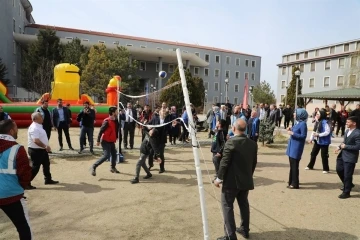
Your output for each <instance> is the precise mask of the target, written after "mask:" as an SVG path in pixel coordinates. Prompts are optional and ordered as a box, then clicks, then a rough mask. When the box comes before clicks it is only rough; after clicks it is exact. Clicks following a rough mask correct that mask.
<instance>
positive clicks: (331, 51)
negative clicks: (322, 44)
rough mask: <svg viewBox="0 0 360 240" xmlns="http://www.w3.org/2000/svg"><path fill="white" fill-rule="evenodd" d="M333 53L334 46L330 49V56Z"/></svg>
mask: <svg viewBox="0 0 360 240" xmlns="http://www.w3.org/2000/svg"><path fill="white" fill-rule="evenodd" d="M334 53H335V46H333V47H330V54H334Z"/></svg>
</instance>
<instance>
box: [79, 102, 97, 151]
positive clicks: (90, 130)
mask: <svg viewBox="0 0 360 240" xmlns="http://www.w3.org/2000/svg"><path fill="white" fill-rule="evenodd" d="M76 120H77V121H78V122H81V131H80V151H79V154H81V153H82V152H83V151H84V146H85V142H84V140H85V138H86V135H87V137H88V141H89V146H90V152H91V154H94V121H95V111H94V109H91V108H90V106H89V102H85V103H84V109H83V110H81V112H80V113H79V114H78V116H77V118H76Z"/></svg>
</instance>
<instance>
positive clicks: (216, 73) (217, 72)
mask: <svg viewBox="0 0 360 240" xmlns="http://www.w3.org/2000/svg"><path fill="white" fill-rule="evenodd" d="M219 75H220V70H219V69H215V77H219Z"/></svg>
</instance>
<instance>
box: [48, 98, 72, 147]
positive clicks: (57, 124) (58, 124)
mask: <svg viewBox="0 0 360 240" xmlns="http://www.w3.org/2000/svg"><path fill="white" fill-rule="evenodd" d="M57 104H58V106H57V107H56V108H54V109H53V110H52V122H53V125H54V128H55V129H56V130H57V132H58V140H59V145H60V151H62V150H63V141H62V133H63V131H64V134H65V137H66V142H67V144H68V146H69V149H70V150H74V149H73V147H72V146H71V139H70V135H69V128H70V124H71V115H70V111H69V109H68V108H67V107H63V101H62V99H61V98H59V99H58V100H57Z"/></svg>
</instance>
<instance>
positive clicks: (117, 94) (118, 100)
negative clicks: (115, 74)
mask: <svg viewBox="0 0 360 240" xmlns="http://www.w3.org/2000/svg"><path fill="white" fill-rule="evenodd" d="M116 90H117V91H116V96H117V97H116V107H117V109H118V112H119V114H118V116H117V117H118V123H119V130H118V131H121V120H120V80H119V79H117V81H116ZM118 134H120V132H119V133H118ZM118 141H119V140H118ZM118 143H119V146H118V150H117V154H116V158H117V159H116V160H117V161H116V162H117V163H119V162H120V147H121V146H120V142H118Z"/></svg>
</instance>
